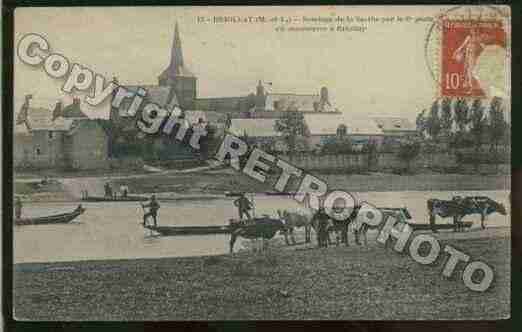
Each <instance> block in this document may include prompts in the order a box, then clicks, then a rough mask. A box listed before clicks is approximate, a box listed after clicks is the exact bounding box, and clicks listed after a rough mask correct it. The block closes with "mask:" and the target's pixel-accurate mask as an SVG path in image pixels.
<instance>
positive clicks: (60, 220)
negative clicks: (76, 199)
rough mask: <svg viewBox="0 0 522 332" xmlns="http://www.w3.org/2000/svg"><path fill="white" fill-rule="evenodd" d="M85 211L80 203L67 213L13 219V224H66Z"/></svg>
mask: <svg viewBox="0 0 522 332" xmlns="http://www.w3.org/2000/svg"><path fill="white" fill-rule="evenodd" d="M83 212H85V208H83V207H82V206H81V204H80V205H78V207H77V208H76V209H75V210H74V211H72V212H69V213H62V214H56V215H52V216H47V217H37V218H20V219H15V220H14V224H15V225H18V226H23V225H47V224H66V223H68V222H71V221H72V220H73V219H75V218H76V217H78V216H79V215H81V214H82V213H83Z"/></svg>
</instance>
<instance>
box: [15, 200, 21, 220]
mask: <svg viewBox="0 0 522 332" xmlns="http://www.w3.org/2000/svg"><path fill="white" fill-rule="evenodd" d="M22 206H23V205H22V200H21V199H20V197H17V198H16V201H15V206H14V210H15V218H16V219H20V218H22Z"/></svg>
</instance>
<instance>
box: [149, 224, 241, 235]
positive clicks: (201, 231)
mask: <svg viewBox="0 0 522 332" xmlns="http://www.w3.org/2000/svg"><path fill="white" fill-rule="evenodd" d="M144 227H145V228H147V229H150V230H151V231H154V232H157V233H159V234H161V235H163V236H176V235H209V234H229V233H230V232H231V228H230V226H228V225H223V226H152V225H145V226H144Z"/></svg>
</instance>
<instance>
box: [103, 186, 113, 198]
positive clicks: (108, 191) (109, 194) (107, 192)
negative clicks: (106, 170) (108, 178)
mask: <svg viewBox="0 0 522 332" xmlns="http://www.w3.org/2000/svg"><path fill="white" fill-rule="evenodd" d="M104 189H105V197H112V188H111V185H110V184H109V182H105V186H104Z"/></svg>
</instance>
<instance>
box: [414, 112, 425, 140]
mask: <svg viewBox="0 0 522 332" xmlns="http://www.w3.org/2000/svg"><path fill="white" fill-rule="evenodd" d="M426 122H427V119H426V110H425V109H423V110H422V112H420V113H419V114H417V118H416V119H415V124H416V125H417V131H418V132H419V135H420V136H421V137H424V132H425V131H426Z"/></svg>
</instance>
